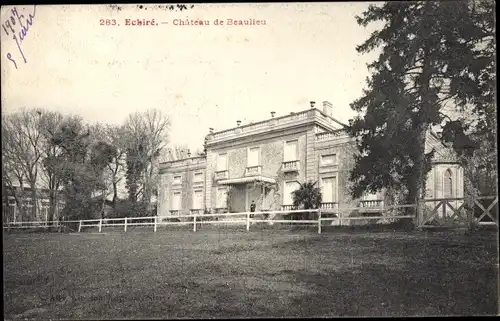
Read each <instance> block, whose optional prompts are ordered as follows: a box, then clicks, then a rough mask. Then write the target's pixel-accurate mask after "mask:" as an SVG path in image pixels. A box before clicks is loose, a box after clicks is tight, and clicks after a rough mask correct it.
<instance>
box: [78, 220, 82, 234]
mask: <svg viewBox="0 0 500 321" xmlns="http://www.w3.org/2000/svg"><path fill="white" fill-rule="evenodd" d="M81 230H82V220H80V224H79V225H78V233H80V231H81Z"/></svg>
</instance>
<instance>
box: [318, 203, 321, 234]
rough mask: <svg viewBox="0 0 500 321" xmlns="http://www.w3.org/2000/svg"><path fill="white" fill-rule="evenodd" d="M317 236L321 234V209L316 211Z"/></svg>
mask: <svg viewBox="0 0 500 321" xmlns="http://www.w3.org/2000/svg"><path fill="white" fill-rule="evenodd" d="M318 234H321V209H318Z"/></svg>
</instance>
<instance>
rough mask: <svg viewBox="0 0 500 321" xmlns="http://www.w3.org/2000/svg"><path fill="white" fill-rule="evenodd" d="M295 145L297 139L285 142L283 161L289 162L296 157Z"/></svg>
mask: <svg viewBox="0 0 500 321" xmlns="http://www.w3.org/2000/svg"><path fill="white" fill-rule="evenodd" d="M297 146H298V141H297V140H293V141H289V142H285V155H284V160H283V161H285V162H289V161H294V160H297V158H298V153H297Z"/></svg>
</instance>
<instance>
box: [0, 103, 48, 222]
mask: <svg viewBox="0 0 500 321" xmlns="http://www.w3.org/2000/svg"><path fill="white" fill-rule="evenodd" d="M41 118H42V112H41V111H40V110H35V109H22V110H20V111H18V112H15V113H13V114H9V115H6V116H5V117H4V118H3V119H2V125H3V131H4V134H6V136H7V137H6V143H7V144H8V146H3V147H4V149H3V154H6V155H5V156H6V157H5V158H6V161H7V168H6V170H5V176H9V175H11V174H14V175H15V176H16V177H17V179H18V181H19V187H20V188H21V189H23V183H24V181H26V182H27V183H28V184H29V186H30V188H31V198H32V202H33V207H32V213H30V214H31V215H33V218H36V216H37V210H38V194H39V193H38V183H39V170H40V168H41V161H42V157H43V150H42V140H43V137H42V131H41ZM4 169H5V168H4ZM5 178H6V179H7V177H5ZM11 183H12V182H11Z"/></svg>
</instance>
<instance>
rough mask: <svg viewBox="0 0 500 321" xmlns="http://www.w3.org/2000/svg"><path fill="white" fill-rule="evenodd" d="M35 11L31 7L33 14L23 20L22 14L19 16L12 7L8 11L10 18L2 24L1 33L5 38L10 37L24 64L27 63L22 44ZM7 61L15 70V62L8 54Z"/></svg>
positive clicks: (34, 8)
mask: <svg viewBox="0 0 500 321" xmlns="http://www.w3.org/2000/svg"><path fill="white" fill-rule="evenodd" d="M35 11H36V5H34V6H33V13H30V14H29V15H28V18H25V16H24V15H23V14H20V12H19V11H17V8H16V7H14V8H13V9H11V10H10V17H9V18H8V19H7V21H5V22H4V23H2V28H3V31H4V32H5V34H6V35H7V36H9V37H10V36H12V39H13V40H14V41H15V42H16V45H17V49H18V50H19V54H20V55H21V57H22V58H23V60H24V63H27V62H28V61H27V60H26V56H25V55H24V51H23V48H22V44H23V41H24V39H25V38H26V36H27V35H28V31H29V30H30V27H31V26H33V20H34V19H35ZM7 59H9V60H10V61H11V62H12V63H13V64H14V67H15V68H16V69H17V63H16V60H15V59H14V58H13V57H12V54H11V53H10V52H8V53H7Z"/></svg>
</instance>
